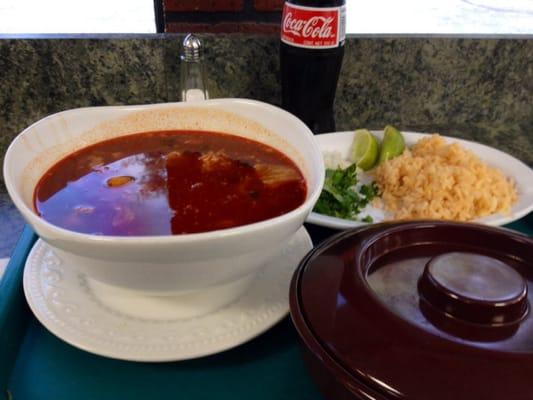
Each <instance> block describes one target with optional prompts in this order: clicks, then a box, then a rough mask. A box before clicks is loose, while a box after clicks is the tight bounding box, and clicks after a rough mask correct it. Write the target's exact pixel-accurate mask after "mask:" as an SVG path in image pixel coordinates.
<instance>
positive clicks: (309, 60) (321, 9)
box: [280, 0, 346, 133]
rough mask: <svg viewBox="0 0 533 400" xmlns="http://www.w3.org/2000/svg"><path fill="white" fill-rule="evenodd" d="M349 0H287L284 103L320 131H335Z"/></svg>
mask: <svg viewBox="0 0 533 400" xmlns="http://www.w3.org/2000/svg"><path fill="white" fill-rule="evenodd" d="M345 36H346V0H287V1H286V2H285V4H284V7H283V16H282V20H281V43H280V70H281V92H282V107H283V108H284V109H285V110H287V111H289V112H291V113H292V114H294V115H296V116H297V117H298V118H300V119H301V120H302V121H304V122H305V123H306V124H307V126H308V127H309V128H310V129H311V130H312V131H313V132H314V133H324V132H333V131H335V119H334V112H333V103H334V100H335V92H336V89H337V81H338V78H339V73H340V70H341V65H342V58H343V56H344V41H345Z"/></svg>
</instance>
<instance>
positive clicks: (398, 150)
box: [378, 125, 405, 164]
mask: <svg viewBox="0 0 533 400" xmlns="http://www.w3.org/2000/svg"><path fill="white" fill-rule="evenodd" d="M404 150H405V140H404V139H403V135H402V133H401V132H400V131H399V130H398V129H396V128H395V127H394V126H391V125H387V126H386V127H385V132H384V134H383V141H382V142H381V152H380V153H379V161H378V164H381V163H382V162H384V161H387V160H390V159H392V158H394V157H397V156H399V155H400V154H402V153H403V151H404Z"/></svg>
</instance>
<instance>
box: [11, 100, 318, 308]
mask: <svg viewBox="0 0 533 400" xmlns="http://www.w3.org/2000/svg"><path fill="white" fill-rule="evenodd" d="M165 129H194V130H208V131H217V132H227V133H231V134H234V135H239V136H243V137H248V138H251V139H255V140H257V141H260V142H263V143H266V144H268V145H270V146H273V147H275V148H277V149H279V150H281V151H282V152H283V153H284V154H286V155H287V156H289V157H290V158H291V159H292V160H293V161H294V162H295V163H296V164H297V165H298V166H299V168H300V169H301V171H302V173H303V174H304V176H305V179H306V181H307V185H308V193H307V198H306V200H305V202H304V203H303V204H302V205H301V206H300V207H298V208H296V209H295V210H293V211H291V212H289V213H287V214H284V215H282V216H279V217H276V218H272V219H269V220H266V221H261V222H258V223H254V224H250V225H245V226H240V227H236V228H231V229H225V230H219V231H213V232H206V233H198V234H185V235H176V236H171V235H169V236H140V237H139V236H137V237H117V236H97V235H89V234H82V233H76V232H72V231H69V230H65V229H62V228H59V227H57V226H54V225H52V224H50V223H48V222H46V221H45V220H43V219H41V218H40V217H39V216H38V215H37V214H36V213H35V211H34V209H33V205H32V197H33V191H34V188H35V185H36V183H37V182H38V180H39V178H40V177H41V176H42V175H43V174H44V173H45V172H46V171H47V170H48V169H49V168H50V167H51V166H52V165H53V164H54V163H55V162H57V161H58V160H60V159H61V158H63V157H64V156H66V155H67V154H69V153H71V152H72V151H74V150H76V149H79V148H81V147H85V146H87V145H89V144H92V143H95V142H98V141H101V140H105V139H109V138H112V137H117V136H122V135H127V134H131V133H136V132H143V131H150V130H165ZM4 177H5V183H6V186H7V190H8V192H9V195H10V196H11V198H12V200H13V202H14V203H15V205H16V206H17V208H18V209H19V210H20V212H21V213H22V215H23V216H24V218H25V219H26V221H27V222H28V223H29V224H30V225H31V226H32V227H33V228H34V229H35V231H36V232H37V233H38V234H39V236H40V237H41V238H42V239H43V240H44V241H46V242H47V243H48V244H49V245H50V246H52V247H53V248H54V250H55V251H56V253H57V254H58V255H59V257H60V258H63V259H65V260H67V261H68V262H69V264H71V265H72V266H73V267H75V268H77V269H78V270H79V271H80V272H82V273H84V274H86V275H87V276H88V277H89V278H92V279H94V280H96V281H99V282H101V283H104V284H107V285H112V286H119V287H121V288H126V289H133V290H137V291H143V292H145V293H152V294H154V293H156V294H165V293H167V294H168V293H183V292H184V291H185V292H186V291H198V290H206V289H208V288H213V290H215V291H214V292H213V293H216V290H217V289H216V288H217V287H218V288H219V289H220V288H222V289H221V292H220V293H219V295H220V297H221V298H222V297H227V298H230V297H232V296H234V295H235V294H236V293H237V292H238V291H242V290H243V288H244V287H245V286H246V283H247V282H249V281H250V279H251V278H252V277H253V276H254V274H255V273H256V272H258V270H259V269H260V268H261V266H262V265H263V264H264V263H265V262H266V261H267V260H269V259H270V258H271V257H272V256H273V255H275V254H276V252H277V251H278V249H279V247H280V245H281V244H283V243H284V242H286V241H287V240H288V239H289V237H291V236H292V235H293V234H294V233H295V232H296V231H297V230H298V229H299V228H300V227H301V226H302V224H303V222H304V220H305V219H306V217H307V215H308V214H309V213H310V211H311V209H312V207H313V205H314V204H315V202H316V200H317V199H318V196H319V194H320V191H321V188H322V185H323V181H324V165H323V161H322V156H321V153H320V150H319V148H318V146H317V145H316V143H315V140H314V138H313V134H312V133H311V131H310V130H309V129H308V128H307V127H306V126H305V125H304V124H303V123H302V122H301V121H300V120H299V119H297V118H296V117H294V116H293V115H291V114H289V113H287V112H285V111H283V110H281V109H280V108H277V107H274V106H271V105H269V104H265V103H261V102H258V101H252V100H244V99H216V100H208V101H205V102H197V103H170V104H155V105H142V106H118V107H91V108H80V109H74V110H68V111H64V112H60V113H57V114H54V115H51V116H49V117H47V118H44V119H42V120H40V121H38V122H36V123H35V124H33V125H32V126H30V127H29V128H27V129H25V130H24V131H23V132H22V133H20V134H19V135H18V137H17V138H16V139H15V140H14V141H13V143H11V145H10V146H9V149H8V151H7V153H6V156H5V162H4ZM224 288H226V289H227V290H226V289H224ZM228 288H229V289H228ZM228 290H229V292H228ZM226 292H228V293H230V294H228V296H229V297H228V296H226V295H225V294H223V293H226Z"/></svg>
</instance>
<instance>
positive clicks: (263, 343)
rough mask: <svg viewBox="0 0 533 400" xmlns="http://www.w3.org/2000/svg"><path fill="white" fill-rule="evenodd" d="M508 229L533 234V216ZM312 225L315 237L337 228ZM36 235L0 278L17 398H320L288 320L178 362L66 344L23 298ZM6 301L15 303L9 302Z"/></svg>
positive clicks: (6, 361)
mask: <svg viewBox="0 0 533 400" xmlns="http://www.w3.org/2000/svg"><path fill="white" fill-rule="evenodd" d="M506 227H507V228H510V229H514V230H517V231H520V232H523V233H526V234H528V235H533V214H530V215H529V216H528V217H526V218H523V219H522V220H520V221H517V222H514V223H512V224H509V225H507V226H506ZM308 230H309V231H310V233H311V235H312V237H313V238H314V240H315V243H316V242H318V241H320V240H321V239H323V238H325V237H327V236H329V235H331V234H333V233H335V231H332V230H325V229H323V228H318V227H311V226H309V227H308ZM34 241H35V235H34V234H33V232H32V231H31V229H29V228H26V229H25V231H24V233H23V235H22V237H21V239H20V241H19V244H18V245H17V248H16V250H15V253H14V254H13V258H12V260H11V263H10V265H9V267H8V270H7V272H6V274H7V275H6V277H5V278H6V279H7V280H6V279H4V280H2V281H1V282H0V296H1V297H0V384H1V386H0V388H2V389H3V390H4V391H5V389H9V392H10V395H12V397H13V400H48V399H53V400H64V399H65V400H66V399H69V400H70V399H79V400H86V399H87V400H88V399H91V400H93V399H101V400H108V399H113V400H115V399H133V400H136V399H142V400H148V399H187V400H196V399H198V400H203V399H205V400H207V399H209V400H213V399H217V400H219V399H232V400H234V399H256V400H262V399H269V400H270V399H287V400H288V399H290V400H293V399H309V400H314V399H317V400H318V399H321V398H322V397H321V396H320V394H319V393H318V391H317V390H316V388H315V386H314V384H313V383H312V382H311V380H310V378H309V376H308V374H307V371H306V368H305V365H304V363H303V360H302V358H301V356H300V349H299V345H298V338H297V334H296V331H295V330H294V328H293V326H292V323H291V321H290V319H289V318H285V319H284V320H283V321H282V322H281V323H279V324H278V325H276V326H275V327H274V328H273V329H271V330H269V331H268V332H266V333H265V334H263V335H261V336H259V337H258V338H256V339H254V340H252V341H251V342H249V343H247V344H245V345H243V346H240V347H238V348H236V349H233V350H229V351H226V352H224V353H221V354H217V355H215V356H210V357H205V358H201V359H197V360H191V361H182V362H174V363H134V362H125V361H118V360H112V359H109V358H104V357H100V356H96V355H92V354H90V353H86V352H84V351H81V350H78V349H77V348H75V347H72V346H70V345H68V344H66V343H64V342H63V341H61V340H60V339H58V338H56V337H55V336H53V335H52V334H50V333H49V332H48V331H47V330H46V329H45V328H44V327H43V326H42V325H41V324H40V323H39V322H38V321H37V320H36V319H35V318H33V317H32V316H31V314H30V312H29V310H28V308H27V306H26V304H25V302H24V299H23V293H22V284H21V278H22V270H23V265H24V260H25V259H26V256H27V253H28V251H29V250H30V248H31V246H32V245H33V243H34ZM4 288H7V290H8V291H9V296H10V300H9V299H8V296H6V295H5V293H3V292H2V290H3V289H4ZM8 300H9V301H14V302H15V303H12V304H10V306H9V307H6V302H8ZM2 395H5V392H4V393H2V392H0V399H2ZM5 396H6V395H5ZM6 398H7V396H6Z"/></svg>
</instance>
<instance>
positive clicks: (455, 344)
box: [290, 221, 533, 400]
mask: <svg viewBox="0 0 533 400" xmlns="http://www.w3.org/2000/svg"><path fill="white" fill-rule="evenodd" d="M532 281H533V240H532V239H531V238H528V237H527V236H524V235H522V234H519V233H515V232H513V231H510V230H507V229H502V228H493V227H488V226H482V225H476V224H467V223H452V222H441V221H438V222H437V221H419V222H406V223H396V224H379V225H374V226H371V227H367V228H363V229H356V230H351V231H346V232H343V233H340V234H338V235H336V236H334V237H332V238H330V239H329V240H327V241H325V242H323V243H322V244H320V245H319V246H318V247H316V248H315V249H313V250H312V251H311V252H310V253H309V254H308V255H307V256H306V257H305V258H304V259H303V260H302V262H301V263H300V266H299V268H298V270H297V271H296V273H295V275H294V278H293V281H292V284H291V293H290V303H291V316H292V319H293V321H294V324H295V326H296V329H297V330H298V333H299V335H300V337H301V339H302V341H303V344H304V346H305V348H306V349H307V354H310V355H311V359H313V360H314V363H315V364H316V365H320V368H323V373H324V374H323V376H330V377H331V381H330V382H328V383H327V384H324V383H323V382H322V384H320V385H319V386H320V387H321V388H322V390H323V392H324V394H325V395H326V397H327V398H334V397H338V394H339V393H340V392H339V390H338V388H339V387H342V393H345V394H346V393H347V394H348V396H347V397H348V398H354V399H369V398H372V399H397V398H406V399H432V400H439V399H455V400H461V399H484V400H488V399H503V398H507V399H526V398H527V399H531V398H533V315H532V313H531V312H529V309H530V305H531V304H532V296H533V295H532V294H531V291H532V290H531V285H532ZM316 365H315V367H314V369H315V370H316ZM315 376H316V374H315Z"/></svg>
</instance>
